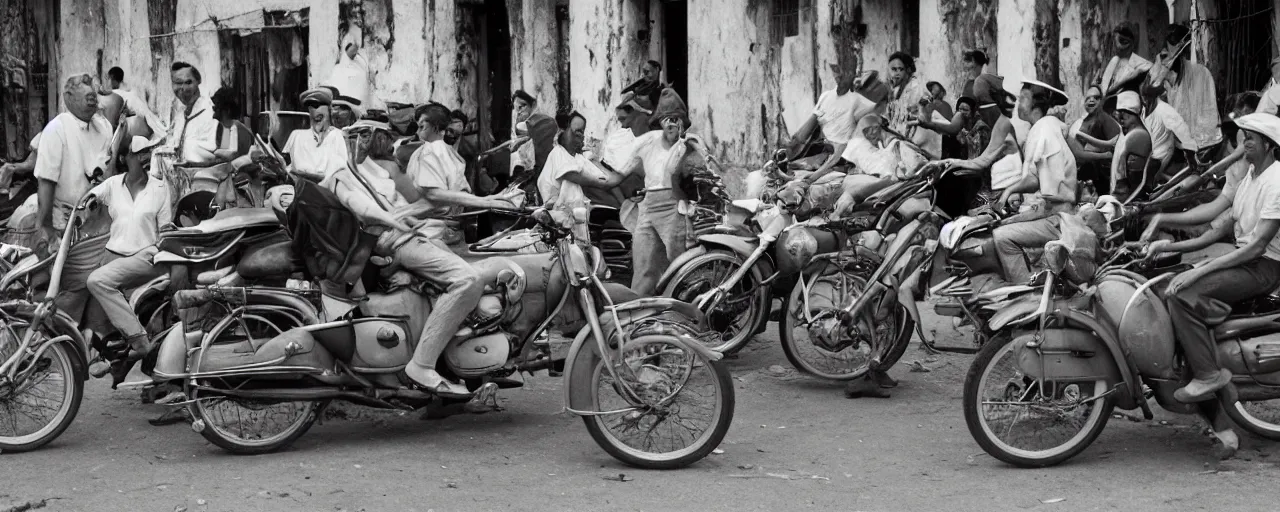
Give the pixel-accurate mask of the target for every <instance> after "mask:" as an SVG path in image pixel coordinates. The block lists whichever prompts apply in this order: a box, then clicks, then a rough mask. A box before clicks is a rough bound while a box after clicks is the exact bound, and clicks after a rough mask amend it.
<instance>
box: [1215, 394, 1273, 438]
mask: <svg viewBox="0 0 1280 512" xmlns="http://www.w3.org/2000/svg"><path fill="white" fill-rule="evenodd" d="M1262 403H1266V404H1267V405H1266V406H1267V407H1268V408H1269V409H1272V411H1270V413H1271V414H1269V415H1268V417H1267V418H1263V417H1261V416H1260V413H1261V412H1262V411H1257V410H1251V409H1252V408H1251V407H1249V405H1251V404H1262ZM1222 408H1223V409H1225V410H1226V412H1227V416H1229V417H1230V418H1231V421H1234V422H1236V424H1237V425H1240V428H1243V429H1245V430H1247V431H1249V432H1250V433H1252V434H1254V435H1256V436H1258V437H1263V438H1266V439H1269V440H1271V441H1280V400H1235V401H1232V402H1231V403H1227V402H1226V401H1223V403H1222Z"/></svg>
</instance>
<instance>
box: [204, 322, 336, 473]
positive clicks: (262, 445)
mask: <svg viewBox="0 0 1280 512" xmlns="http://www.w3.org/2000/svg"><path fill="white" fill-rule="evenodd" d="M248 320H249V317H246V321H248ZM235 325H236V324H231V326H230V327H229V328H228V329H225V330H223V331H221V332H217V333H210V335H211V336H215V338H214V341H212V342H211V343H210V345H211V346H212V345H214V344H217V343H219V342H220V340H221V339H222V336H224V335H227V336H235V335H236V333H235V329H234V327H235ZM246 325H247V323H246ZM255 327H256V328H258V329H263V330H262V331H259V330H257V329H255V330H254V332H255V333H257V334H254V335H252V336H253V337H254V338H259V337H261V336H267V335H272V334H271V333H272V332H274V333H275V335H278V334H280V333H281V332H283V330H284V329H287V328H288V327H290V326H287V325H286V326H285V327H284V328H281V327H279V326H277V325H275V324H273V323H269V322H265V321H263V322H259V323H258V324H257V325H255ZM295 327H296V326H295ZM225 342H234V340H227V341H225ZM191 371H192V372H193V373H194V372H196V371H198V368H192V369H191ZM248 380H251V378H245V379H240V380H238V381H237V382H235V383H230V384H224V383H223V382H222V379H209V380H208V381H196V379H187V380H186V382H185V385H184V387H185V391H186V395H187V399H188V400H189V401H190V402H191V403H190V405H188V406H187V408H188V411H189V412H190V413H191V419H192V428H193V429H194V430H196V431H197V432H199V433H200V435H201V436H204V438H205V439H207V440H208V441H209V442H210V443H213V444H214V445H215V446H217V447H219V448H222V449H223V450H226V451H228V452H230V453H233V454H236V455H260V454H264V453H271V452H274V451H276V450H279V449H281V448H284V447H286V446H289V445H290V444H292V443H293V442H294V441H296V440H297V439H298V438H299V437H302V436H303V434H306V433H307V431H308V430H310V429H311V427H312V425H314V424H315V422H316V419H317V418H318V417H319V415H318V410H319V409H320V407H319V406H320V404H321V401H318V400H310V401H294V402H286V403H293V404H299V405H298V407H299V408H300V410H299V412H297V413H296V414H297V419H295V420H293V421H291V422H289V423H288V424H287V425H286V426H285V427H284V428H283V429H282V430H281V431H280V432H278V433H276V434H274V435H271V436H266V437H265V438H264V439H246V438H244V437H243V430H241V435H240V436H237V435H234V434H233V433H232V432H231V431H230V430H229V429H224V428H223V427H222V426H221V425H220V424H221V423H222V421H218V419H219V418H221V417H222V415H221V414H216V413H215V412H214V411H212V410H211V408H212V407H213V406H216V405H222V404H229V405H230V406H231V407H232V410H234V411H235V412H236V418H237V420H240V417H241V411H244V413H243V414H246V415H248V414H253V413H255V412H256V411H259V410H261V409H262V408H264V407H268V406H273V405H279V404H280V403H279V402H274V403H272V402H268V401H258V400H242V399H237V398H234V397H225V398H217V397H209V398H204V397H202V396H201V395H200V389H199V387H198V386H199V385H208V386H210V387H214V388H220V389H232V388H234V387H235V384H242V383H244V382H247V381H248ZM202 398H204V399H202Z"/></svg>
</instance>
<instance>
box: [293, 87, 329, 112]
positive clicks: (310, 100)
mask: <svg viewBox="0 0 1280 512" xmlns="http://www.w3.org/2000/svg"><path fill="white" fill-rule="evenodd" d="M298 99H299V100H300V101H301V102H302V106H303V107H307V106H310V105H313V104H314V105H323V106H326V107H327V106H329V105H332V104H333V93H332V92H330V91H329V88H328V87H323V86H321V87H316V88H315V89H307V91H306V92H303V93H302V94H300V95H298Z"/></svg>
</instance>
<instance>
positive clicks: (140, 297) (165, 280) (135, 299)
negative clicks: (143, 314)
mask: <svg viewBox="0 0 1280 512" xmlns="http://www.w3.org/2000/svg"><path fill="white" fill-rule="evenodd" d="M167 288H169V273H168V272H166V273H165V274H164V275H162V276H160V277H157V278H155V279H152V280H151V281H149V282H147V284H144V285H142V286H140V287H138V288H137V289H135V290H133V293H130V294H129V309H132V310H134V311H137V310H138V305H140V304H142V301H144V300H146V299H148V298H151V297H154V296H155V295H156V294H163V293H164V291H165V290H166V289H167Z"/></svg>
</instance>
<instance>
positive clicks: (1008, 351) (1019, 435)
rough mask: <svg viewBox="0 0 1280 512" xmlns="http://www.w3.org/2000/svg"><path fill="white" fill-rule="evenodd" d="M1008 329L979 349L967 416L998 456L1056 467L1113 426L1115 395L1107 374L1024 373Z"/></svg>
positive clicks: (968, 380) (967, 384)
mask: <svg viewBox="0 0 1280 512" xmlns="http://www.w3.org/2000/svg"><path fill="white" fill-rule="evenodd" d="M1017 348H1018V347H1017V346H1016V344H1015V343H1014V342H1013V341H1012V338H1011V337H1010V336H1009V334H1008V333H1007V332H1004V333H1000V334H998V335H997V336H996V337H995V338H993V339H992V340H991V341H990V342H988V343H987V344H986V345H985V346H983V347H982V350H980V351H978V355H977V357H976V358H975V359H974V361H973V365H972V366H970V367H969V373H968V375H966V376H965V381H964V419H965V423H966V424H967V425H968V427H969V433H970V434H971V435H973V439H974V440H975V441H977V442H978V444H979V445H981V446H982V449H983V450H985V451H986V452H987V453H989V454H991V456H992V457H995V458H997V459H1000V460H1002V461H1005V462H1008V463H1010V464H1013V465H1017V466H1022V467H1046V466H1052V465H1055V464H1058V463H1061V462H1062V461H1065V460H1067V459H1070V458H1071V457H1074V456H1076V455H1077V454H1079V453H1080V452H1082V451H1084V449H1085V448H1087V447H1088V446H1089V444H1090V443H1092V442H1093V440H1094V439H1097V438H1098V435H1099V434H1101V433H1102V429H1103V428H1104V427H1106V426H1107V420H1108V419H1109V418H1110V417H1111V410H1112V409H1114V408H1115V397H1114V396H1113V395H1111V394H1110V393H1109V392H1108V389H1107V382H1106V380H1104V379H1098V380H1094V381H1070V382H1065V381H1063V382H1055V381H1044V380H1035V379H1033V378H1031V377H1029V376H1027V375H1025V374H1023V373H1022V371H1021V369H1020V368H1019V365H1018V350H1017Z"/></svg>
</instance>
